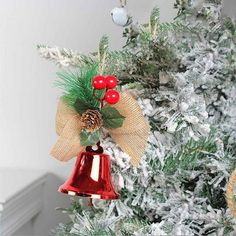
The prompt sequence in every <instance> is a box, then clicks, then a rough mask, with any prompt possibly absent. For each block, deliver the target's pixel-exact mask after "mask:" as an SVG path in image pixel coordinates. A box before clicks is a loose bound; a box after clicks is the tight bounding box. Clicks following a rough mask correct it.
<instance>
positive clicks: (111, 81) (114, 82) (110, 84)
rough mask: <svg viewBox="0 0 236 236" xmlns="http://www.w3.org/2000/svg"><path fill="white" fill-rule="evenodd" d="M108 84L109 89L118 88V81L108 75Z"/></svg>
mask: <svg viewBox="0 0 236 236" xmlns="http://www.w3.org/2000/svg"><path fill="white" fill-rule="evenodd" d="M106 82H107V88H108V89H113V88H115V87H116V86H117V84H118V80H117V78H116V77H115V76H114V75H108V76H107V77H106Z"/></svg>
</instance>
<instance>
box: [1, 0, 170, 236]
mask: <svg viewBox="0 0 236 236" xmlns="http://www.w3.org/2000/svg"><path fill="white" fill-rule="evenodd" d="M173 1H174V0H169V1H166V0H148V1H147V0H140V1H137V0H129V3H128V8H129V10H130V12H131V13H132V15H133V17H134V20H135V21H136V20H138V21H139V22H146V21H147V19H148V16H149V13H150V11H151V9H152V7H153V6H154V5H158V6H159V7H160V8H161V19H162V20H163V21H166V20H170V19H171V18H172V16H173V15H174V10H173V9H172V3H173ZM118 3H119V0H99V1H98V0H86V1H83V0H70V1H68V0H40V1H36V0H21V1H18V0H8V1H5V0H0V166H1V167H7V166H10V167H15V168H21V167H22V168H23V167H27V168H40V169H46V170H47V171H49V172H51V173H53V174H54V176H53V175H51V177H50V178H49V182H48V184H47V186H46V194H45V208H44V210H43V212H42V214H41V215H40V216H39V217H38V219H37V220H36V230H37V235H38V236H45V235H48V231H49V229H50V228H52V227H54V225H55V224H57V223H58V222H59V221H61V220H62V218H61V214H60V213H58V212H55V211H54V208H55V207H56V206H63V205H65V202H66V201H67V200H68V197H67V196H62V195H61V194H59V193H56V189H57V185H58V184H60V182H62V180H60V179H58V177H59V178H63V179H65V178H66V177H67V176H68V175H69V173H70V171H71V168H72V166H73V161H72V162H70V163H66V164H63V163H60V162H58V161H56V160H54V159H52V158H51V157H50V156H49V151H50V148H51V147H52V145H53V144H54V142H55V140H56V134H55V130H54V118H55V112H56V105H57V100H58V97H59V95H60V92H59V91H58V89H57V88H54V87H53V81H54V79H55V72H56V71H57V68H56V67H55V66H54V65H53V64H52V63H49V62H47V61H44V60H43V59H41V58H40V57H39V56H38V54H37V51H36V45H37V44H40V43H43V44H48V45H57V46H60V47H68V48H72V49H76V50H78V51H81V52H89V51H94V50H96V48H97V44H98V42H99V38H100V37H101V36H102V35H103V34H108V35H109V37H110V40H111V48H119V47H120V46H121V45H122V40H121V32H122V29H121V28H119V27H118V26H115V25H114V24H113V23H112V21H111V18H110V11H111V9H112V8H113V7H115V6H117V5H118Z"/></svg>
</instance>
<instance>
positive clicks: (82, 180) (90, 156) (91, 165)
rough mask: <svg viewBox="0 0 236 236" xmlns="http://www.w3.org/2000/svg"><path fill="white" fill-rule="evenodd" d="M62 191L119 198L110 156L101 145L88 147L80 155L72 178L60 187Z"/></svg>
mask: <svg viewBox="0 0 236 236" xmlns="http://www.w3.org/2000/svg"><path fill="white" fill-rule="evenodd" d="M58 191H59V192H61V193H67V194H69V195H73V196H75V195H76V196H82V197H90V198H100V199H106V200H111V199H118V198H119V195H118V194H117V193H116V191H115V190H114V187H113V185H112V181H111V170H110V157H109V155H106V154H103V148H102V147H101V146H99V144H98V149H97V150H96V151H94V150H93V149H92V147H91V146H90V147H87V148H86V151H85V152H81V153H79V155H78V158H77V161H76V164H75V167H74V170H73V172H72V174H71V176H70V178H69V179H68V180H67V181H66V182H65V183H64V184H63V185H61V186H60V187H59V189H58Z"/></svg>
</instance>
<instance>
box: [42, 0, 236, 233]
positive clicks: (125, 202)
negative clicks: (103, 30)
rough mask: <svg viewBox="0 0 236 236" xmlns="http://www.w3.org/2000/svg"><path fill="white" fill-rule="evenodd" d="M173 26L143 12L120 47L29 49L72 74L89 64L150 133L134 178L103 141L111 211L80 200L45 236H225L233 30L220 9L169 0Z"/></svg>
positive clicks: (235, 111) (235, 155)
mask: <svg viewBox="0 0 236 236" xmlns="http://www.w3.org/2000/svg"><path fill="white" fill-rule="evenodd" d="M175 7H176V8H177V9H178V15H177V17H176V18H175V21H174V22H173V23H160V21H159V10H158V9H157V8H155V9H153V11H152V13H151V16H150V22H149V24H147V25H142V26H141V25H139V26H138V25H131V26H130V27H128V28H126V29H125V31H124V36H125V37H126V38H127V41H126V45H125V46H124V47H123V49H122V50H120V51H109V49H108V39H107V38H106V37H103V38H102V40H101V41H100V45H99V51H98V53H97V54H96V53H95V54H92V55H89V56H86V55H82V54H79V53H77V52H73V51H71V50H67V49H58V48H50V47H46V46H39V51H40V54H41V55H42V56H43V57H44V58H46V59H49V60H52V61H54V62H55V63H57V64H59V65H61V66H63V67H71V68H74V69H77V68H81V67H87V66H92V65H95V64H98V65H99V67H100V68H101V69H102V70H103V71H104V73H105V74H115V75H117V77H118V78H119V81H120V85H121V89H126V90H127V89H129V91H130V92H131V93H132V94H133V95H134V96H136V97H137V98H138V102H139V105H140V107H141V108H142V110H143V113H144V115H145V116H146V118H147V119H148V120H149V123H150V125H151V133H150V136H149V141H148V145H147V148H146V152H145V156H144V157H143V158H142V160H141V162H140V165H139V167H138V168H136V167H132V166H131V165H130V162H129V157H128V156H127V155H126V154H125V153H123V152H122V151H121V150H120V149H119V148H118V147H117V145H116V144H115V143H114V142H113V141H112V139H111V138H109V136H108V137H106V138H105V139H104V140H103V143H102V144H103V147H104V148H105V149H106V150H107V151H108V152H109V153H110V155H111V156H112V174H113V178H114V183H115V186H116V188H117V190H118V191H119V193H120V199H119V200H116V201H102V200H93V205H94V206H93V207H87V206H86V204H84V203H83V200H81V199H80V198H74V199H73V200H72V204H71V207H70V208H69V209H64V210H63V212H64V213H66V214H68V215H69V216H70V219H71V222H69V223H68V224H60V225H59V226H58V228H57V229H56V230H54V234H55V235H58V236H59V235H94V236H97V235H140V236H141V235H153V236H158V235H188V236H190V235H217V236H218V235H233V232H234V227H235V219H234V218H233V216H232V215H231V213H230V211H229V209H228V207H227V203H226V198H225V191H226V185H227V182H228V179H229V176H230V174H231V172H232V171H233V170H234V168H235V166H236V165H235V164H236V151H235V150H236V149H235V147H236V145H235V141H236V117H235V116H236V77H235V74H236V24H235V22H234V21H233V20H232V19H230V18H227V17H223V16H222V13H221V8H222V3H221V1H220V0H205V1H191V0H178V1H177V2H176V4H175Z"/></svg>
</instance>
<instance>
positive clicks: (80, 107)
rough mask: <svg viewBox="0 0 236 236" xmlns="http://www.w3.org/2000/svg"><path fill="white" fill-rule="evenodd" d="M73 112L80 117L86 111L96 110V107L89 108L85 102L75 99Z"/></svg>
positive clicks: (89, 105)
mask: <svg viewBox="0 0 236 236" xmlns="http://www.w3.org/2000/svg"><path fill="white" fill-rule="evenodd" d="M74 107H75V110H76V111H77V112H78V113H79V114H80V115H82V114H83V113H84V112H86V111H87V110H89V109H91V110H96V109H97V108H96V107H93V106H91V104H89V103H87V102H85V101H84V100H81V99H79V98H78V99H77V100H76V102H75V105H74Z"/></svg>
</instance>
